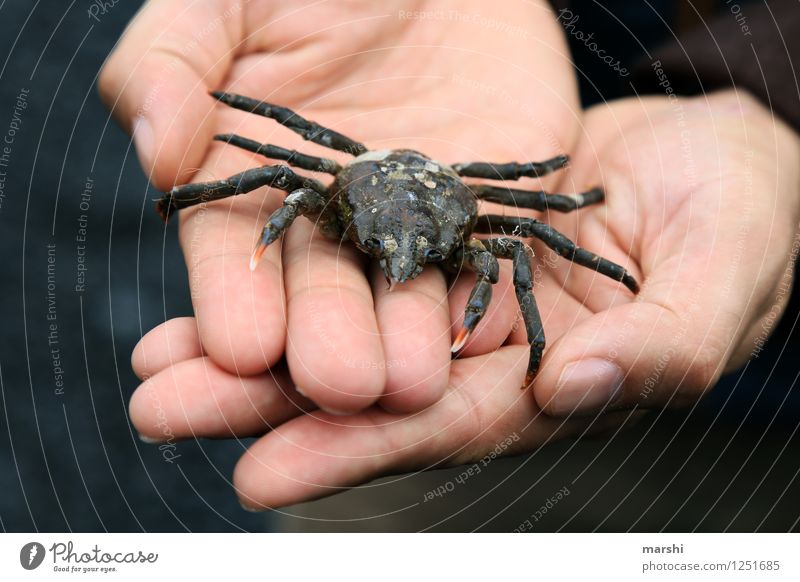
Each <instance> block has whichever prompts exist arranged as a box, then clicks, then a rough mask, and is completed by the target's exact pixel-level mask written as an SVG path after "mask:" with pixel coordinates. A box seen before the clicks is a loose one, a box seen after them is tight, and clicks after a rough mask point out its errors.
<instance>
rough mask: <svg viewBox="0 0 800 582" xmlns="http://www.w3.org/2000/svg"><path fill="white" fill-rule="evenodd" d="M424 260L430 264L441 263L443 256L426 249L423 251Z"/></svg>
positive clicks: (434, 250) (433, 250)
mask: <svg viewBox="0 0 800 582" xmlns="http://www.w3.org/2000/svg"><path fill="white" fill-rule="evenodd" d="M425 260H426V261H431V262H434V263H435V262H437V261H443V260H444V255H443V254H442V253H441V252H439V251H437V250H436V249H428V250H427V251H425Z"/></svg>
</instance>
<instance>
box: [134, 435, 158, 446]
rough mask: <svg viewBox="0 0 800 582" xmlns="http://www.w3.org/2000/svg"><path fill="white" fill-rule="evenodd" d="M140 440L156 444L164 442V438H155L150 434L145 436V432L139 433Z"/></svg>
mask: <svg viewBox="0 0 800 582" xmlns="http://www.w3.org/2000/svg"><path fill="white" fill-rule="evenodd" d="M139 440H140V441H142V442H143V443H147V444H148V445H155V444H157V443H163V442H164V439H158V438H153V437H149V436H145V435H143V434H140V435H139Z"/></svg>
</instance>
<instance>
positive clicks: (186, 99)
mask: <svg viewBox="0 0 800 582" xmlns="http://www.w3.org/2000/svg"><path fill="white" fill-rule="evenodd" d="M222 4H228V5H230V4H231V3H217V2H191V1H189V0H185V1H184V0H181V1H172V0H171V1H170V2H157V1H151V2H148V3H147V4H145V6H144V7H143V8H142V9H141V10H140V11H139V13H138V14H137V15H136V17H135V18H134V20H133V21H132V22H131V23H130V24H129V26H128V28H127V29H126V31H125V33H124V35H123V37H122V39H121V40H120V41H119V42H118V44H117V47H116V48H115V50H114V51H113V52H112V54H111V55H110V56H109V58H108V59H107V61H106V63H105V64H104V66H103V69H102V71H101V72H100V77H99V81H98V89H99V92H100V97H101V99H102V100H103V102H104V103H105V105H106V106H107V107H108V108H109V109H110V110H111V112H112V114H113V116H114V117H115V118H116V119H117V121H118V122H119V123H120V124H121V125H122V127H123V128H125V130H126V131H128V132H130V133H131V134H132V135H133V140H134V145H135V146H136V152H137V154H138V156H139V161H140V163H141V164H142V167H143V168H144V170H145V172H146V173H147V174H148V175H149V177H150V180H151V182H153V184H154V185H155V186H156V187H157V188H159V189H161V190H165V189H167V188H169V187H171V186H172V185H173V184H174V183H175V182H176V181H181V182H183V181H187V180H188V178H189V176H190V174H191V173H192V171H193V169H195V168H197V167H198V166H199V165H200V163H201V162H202V159H203V156H204V154H205V150H206V147H207V145H208V143H209V142H210V141H211V133H212V131H213V129H214V128H213V117H212V115H211V112H212V111H213V107H214V100H213V99H211V98H210V97H209V96H208V91H209V89H210V88H216V86H217V85H218V84H220V83H221V82H222V80H223V79H224V77H225V74H226V72H227V70H228V68H229V67H230V64H231V61H232V58H233V47H232V43H234V42H236V41H235V40H234V39H236V38H237V36H236V35H237V34H240V32H239V31H238V30H237V23H238V22H239V21H240V20H241V18H240V16H241V15H240V14H238V12H239V11H240V10H241V7H240V6H239V5H238V4H233V5H231V6H230V7H229V8H228V9H227V10H224V11H223V8H224V7H223V6H222Z"/></svg>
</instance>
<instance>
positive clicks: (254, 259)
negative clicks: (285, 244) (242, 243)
mask: <svg viewBox="0 0 800 582" xmlns="http://www.w3.org/2000/svg"><path fill="white" fill-rule="evenodd" d="M267 246H268V245H267V243H265V242H260V243H258V245H256V248H255V250H254V251H253V254H252V255H251V256H250V270H251V271H255V270H256V267H257V266H258V261H260V260H261V255H263V254H264V251H265V250H267Z"/></svg>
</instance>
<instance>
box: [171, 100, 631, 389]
mask: <svg viewBox="0 0 800 582" xmlns="http://www.w3.org/2000/svg"><path fill="white" fill-rule="evenodd" d="M211 95H212V96H213V97H214V98H216V99H217V100H219V101H220V102H222V103H224V104H226V105H228V106H230V107H233V108H236V109H240V110H243V111H246V112H248V113H253V114H257V115H262V116H264V117H268V118H271V119H274V120H275V121H277V122H278V123H280V124H281V125H283V126H285V127H286V128H288V129H290V130H292V131H294V132H296V133H297V134H299V135H300V136H301V137H302V138H303V139H305V140H308V141H311V142H313V143H316V144H320V145H322V146H325V147H328V148H331V149H333V150H338V151H340V152H345V153H348V154H350V155H352V156H353V159H351V160H350V162H349V163H347V164H346V165H344V166H342V165H340V164H339V163H338V162H336V161H335V160H332V159H327V158H322V157H316V156H311V155H306V154H303V153H300V152H298V151H294V150H289V149H285V148H282V147H278V146H275V145H270V144H262V143H259V142H256V141H253V140H251V139H248V138H245V137H241V136H239V135H234V134H225V135H217V136H215V137H214V139H216V140H218V141H223V142H227V143H228V144H230V145H233V146H237V147H240V148H243V149H245V150H248V151H251V152H254V153H256V154H260V155H262V156H264V157H265V158H268V159H272V160H281V161H285V162H287V164H288V165H283V164H281V165H265V166H261V167H258V168H253V169H249V170H246V171H244V172H241V173H239V174H235V175H233V176H230V177H228V178H225V179H223V180H216V181H210V182H202V183H192V184H185V185H182V186H176V187H174V188H172V189H171V190H170V191H169V192H167V193H165V194H164V196H163V197H162V198H161V199H160V200H159V201H158V202H157V205H156V207H157V210H158V212H159V213H160V214H161V217H162V218H163V219H164V221H165V222H166V221H168V220H169V217H170V215H171V214H172V213H173V212H174V211H175V210H178V209H181V208H186V207H189V206H193V205H195V204H200V203H206V202H211V201H214V200H219V199H222V198H227V197H229V196H236V195H238V194H244V193H246V192H250V191H252V190H255V189H257V188H259V187H262V186H270V187H272V188H277V189H280V190H283V191H285V192H286V193H287V194H288V195H287V196H286V198H285V199H284V201H283V205H282V206H281V207H279V208H278V209H277V210H276V211H275V212H273V213H272V215H271V216H270V217H269V219H268V220H267V223H266V225H265V226H264V229H263V231H262V233H261V237H260V239H259V241H258V243H257V244H256V247H255V250H254V251H253V255H252V257H251V259H250V269H251V270H252V269H255V268H256V265H257V263H258V260H259V258H260V257H261V255H262V254H263V253H264V250H265V249H266V248H267V246H269V245H270V244H271V243H273V242H275V241H276V240H278V239H279V238H280V237H281V235H282V234H283V233H284V232H285V231H286V229H287V228H289V226H291V224H292V222H294V220H295V219H296V218H297V217H298V216H305V217H306V218H308V219H311V220H314V221H315V222H316V224H317V228H319V229H320V231H321V232H322V233H323V234H324V235H325V236H327V237H330V238H333V239H338V240H346V239H348V238H349V239H350V240H351V241H352V242H353V243H354V244H355V245H356V246H357V247H358V248H359V249H360V250H361V251H363V252H364V253H366V254H368V255H369V256H371V257H373V258H374V259H377V260H378V261H379V262H380V265H381V267H382V269H383V272H384V274H385V276H386V279H387V282H388V283H389V285H390V287H392V286H393V285H394V284H395V283H403V282H404V281H408V280H411V279H414V278H415V277H417V276H418V275H419V274H420V273H421V272H422V270H423V268H425V266H426V265H428V264H438V265H440V266H441V267H443V268H444V269H445V270H446V271H448V272H451V273H457V272H459V271H460V270H461V269H464V268H466V269H468V270H471V271H473V272H474V273H475V275H476V281H475V284H474V287H473V289H472V292H471V293H470V296H469V299H468V300H467V305H466V308H465V314H464V322H463V327H462V328H461V330H460V331H459V333H458V334H457V336H456V338H455V340H454V342H453V345H452V348H451V351H452V353H453V354H454V355H457V354H458V352H459V351H460V350H461V349H462V348H463V347H464V345H465V344H466V342H467V339H468V338H469V336H470V334H471V333H472V332H473V331H474V330H475V328H476V326H477V325H478V323H479V322H480V321H481V318H482V317H483V316H484V314H485V313H486V310H487V307H488V305H489V302H490V301H491V298H492V286H493V285H494V284H496V283H497V282H498V277H499V265H498V261H497V259H508V260H511V261H512V262H513V285H514V290H515V294H516V297H517V301H518V302H519V306H520V310H521V313H522V320H523V322H524V325H525V330H526V333H527V339H528V343H529V344H530V355H529V359H528V367H527V373H526V376H525V382H524V384H523V386H522V387H523V388H526V387H527V386H529V385H530V384H531V383H532V382H533V380H534V378H535V377H536V374H537V371H538V370H539V365H540V363H541V360H542V354H543V352H544V348H545V336H544V330H543V328H542V320H541V317H540V315H539V310H538V307H537V305H536V300H535V298H534V295H533V274H532V270H531V259H532V257H533V251H532V250H531V248H530V247H529V246H528V245H526V244H525V243H524V242H523V241H522V240H520V238H516V237H522V238H531V237H534V238H537V239H539V240H541V241H542V242H543V243H544V244H545V245H547V246H548V247H550V248H551V249H553V250H554V251H556V252H557V253H558V254H559V255H560V256H562V257H564V258H565V259H568V260H571V261H573V262H574V263H577V264H578V265H582V266H584V267H588V268H590V269H594V270H595V271H597V272H598V273H601V274H602V275H605V276H607V277H610V278H612V279H614V280H616V281H619V282H621V283H622V284H623V285H625V287H627V288H628V289H629V290H630V291H631V292H632V293H634V294H635V293H638V291H639V285H638V283H637V282H636V280H635V279H634V278H633V277H632V276H631V275H630V274H629V273H628V272H627V271H626V270H625V269H624V268H623V267H621V266H620V265H617V264H616V263H613V262H611V261H609V260H607V259H604V258H603V257H600V256H598V255H596V254H594V253H591V252H589V251H588V250H585V249H583V248H580V247H578V246H577V245H575V243H574V242H572V241H571V240H570V239H569V238H567V237H566V236H565V235H563V234H562V233H560V232H558V231H557V230H555V229H554V228H552V227H551V226H549V225H548V224H545V223H543V222H541V221H539V220H536V219H534V218H524V217H516V216H497V215H491V214H490V215H480V216H479V215H478V201H479V200H485V201H489V202H495V203H500V204H504V205H509V206H515V207H517V208H527V209H533V210H539V211H546V210H554V211H558V212H571V211H574V210H578V209H580V208H583V207H585V206H588V205H590V204H595V203H599V202H602V201H603V199H604V193H603V190H602V189H601V188H593V189H591V190H588V191H587V192H583V193H580V194H573V195H564V194H548V193H546V192H541V191H527V190H517V189H511V188H507V187H498V186H492V185H485V184H480V185H475V184H467V183H465V182H464V181H463V180H462V178H483V179H489V180H518V179H520V178H522V177H532V178H539V177H542V176H545V175H546V174H549V173H551V172H554V171H556V170H559V169H562V168H564V167H565V166H566V165H567V164H568V162H569V158H568V157H567V156H564V155H561V156H557V157H555V158H552V159H549V160H545V161H542V162H525V163H517V162H509V163H485V162H472V163H459V164H452V165H447V164H443V163H441V162H438V161H435V160H432V159H431V158H429V157H428V156H426V155H425V154H422V153H420V152H417V151H414V150H410V149H397V150H369V149H368V148H367V147H366V146H364V145H363V144H361V143H359V142H357V141H355V140H353V139H351V138H349V137H347V136H345V135H342V134H341V133H338V132H336V131H334V130H332V129H328V128H326V127H323V126H321V125H319V124H317V123H315V122H313V121H309V120H307V119H304V118H303V117H301V116H300V115H298V114H297V113H295V112H293V111H292V110H290V109H287V108H285V107H280V106H277V105H272V104H270V103H266V102H264V101H258V100H256V99H251V98H248V97H244V96H241V95H235V94H232V93H224V92H213V93H212V94H211ZM290 166H293V167H296V168H300V169H303V170H309V171H313V172H322V173H326V174H330V175H332V176H333V177H334V178H333V182H332V184H331V185H330V186H327V187H326V186H325V185H323V184H322V183H321V182H320V181H318V180H315V179H313V178H309V177H306V176H302V175H300V174H297V173H295V171H294V170H293V169H292V168H291V167H290ZM497 232H499V233H503V235H504V236H499V237H490V238H484V239H478V238H475V237H474V236H473V235H474V234H475V233H489V234H491V233H497ZM506 233H510V234H511V235H512V236H506Z"/></svg>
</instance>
